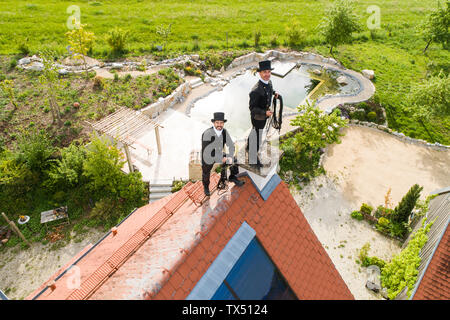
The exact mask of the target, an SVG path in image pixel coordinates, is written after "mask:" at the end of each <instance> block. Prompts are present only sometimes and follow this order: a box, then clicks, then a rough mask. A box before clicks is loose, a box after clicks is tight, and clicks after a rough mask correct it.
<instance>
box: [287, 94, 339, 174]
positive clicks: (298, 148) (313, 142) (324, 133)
mask: <svg viewBox="0 0 450 320" xmlns="http://www.w3.org/2000/svg"><path fill="white" fill-rule="evenodd" d="M297 109H298V111H299V112H300V114H299V115H298V116H296V117H295V119H293V120H292V121H291V125H293V126H298V127H300V132H298V133H296V134H295V135H293V136H290V137H288V138H287V139H286V140H285V141H284V142H283V143H282V144H281V150H282V151H283V157H282V158H281V160H280V169H281V171H280V173H281V174H282V175H283V176H285V177H286V176H287V175H288V172H292V174H293V175H294V177H293V178H296V179H309V178H310V177H311V175H315V174H316V173H317V169H318V167H319V166H318V164H319V159H320V149H321V148H324V147H326V146H327V145H328V144H331V143H340V139H339V137H341V136H343V134H342V133H341V132H340V129H341V128H343V127H345V126H346V123H347V120H345V119H342V118H341V117H340V116H339V115H338V114H337V113H335V112H332V113H331V114H329V115H327V114H325V113H324V112H322V111H321V110H319V108H317V107H315V106H313V105H311V104H310V103H309V102H307V104H306V105H301V106H299V107H298V108H297Z"/></svg>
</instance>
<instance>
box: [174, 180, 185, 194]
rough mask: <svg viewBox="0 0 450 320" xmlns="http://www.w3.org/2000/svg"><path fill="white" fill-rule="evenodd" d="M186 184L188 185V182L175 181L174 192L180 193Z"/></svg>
mask: <svg viewBox="0 0 450 320" xmlns="http://www.w3.org/2000/svg"><path fill="white" fill-rule="evenodd" d="M185 184H186V181H183V180H176V181H174V182H173V183H172V192H177V191H180V190H181V188H183V187H184V185H185Z"/></svg>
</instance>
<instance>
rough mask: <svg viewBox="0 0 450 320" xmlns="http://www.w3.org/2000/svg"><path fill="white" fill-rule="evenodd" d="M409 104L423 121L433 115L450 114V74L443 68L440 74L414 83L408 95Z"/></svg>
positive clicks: (415, 114)
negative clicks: (445, 72)
mask: <svg viewBox="0 0 450 320" xmlns="http://www.w3.org/2000/svg"><path fill="white" fill-rule="evenodd" d="M408 104H409V106H408V107H407V108H408V109H409V110H410V111H412V113H413V114H414V117H416V118H417V119H418V120H419V121H422V122H423V120H429V119H430V117H432V116H447V115H449V114H450V75H445V74H444V73H443V72H442V70H441V72H440V73H439V74H438V75H436V76H432V77H430V78H428V79H427V80H425V81H424V82H422V83H417V84H415V85H413V86H412V87H411V91H410V94H409V95H408ZM422 124H423V123H422Z"/></svg>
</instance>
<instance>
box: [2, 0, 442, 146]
mask: <svg viewBox="0 0 450 320" xmlns="http://www.w3.org/2000/svg"><path fill="white" fill-rule="evenodd" d="M330 3H331V1H325V0H317V1H312V0H308V1H306V0H303V1H261V0H259V1H254V0H248V1H237V0H231V1H227V2H224V1H201V2H200V1H193V0H190V1H181V0H176V1H175V0H173V1H171V0H165V1H140V0H137V1H116V0H110V1H76V2H73V1H56V0H55V1H42V0H36V1H22V0H14V1H0V8H2V9H1V11H0V54H4V55H11V54H17V53H18V52H19V47H20V46H22V47H27V48H28V49H29V50H30V52H31V53H37V52H38V51H39V50H40V49H42V48H44V47H51V48H53V49H55V50H57V51H58V52H59V53H60V54H66V53H67V51H66V46H67V44H68V43H67V41H66V38H65V32H67V31H68V28H67V26H66V23H67V21H68V19H69V16H70V15H71V14H73V12H71V13H67V9H68V7H69V6H71V5H77V6H79V8H80V14H81V23H83V24H87V29H88V30H90V31H92V32H94V33H95V35H96V42H95V44H94V46H93V48H92V51H91V55H92V56H93V57H96V58H107V57H109V56H110V52H111V50H110V48H109V47H108V45H107V42H106V40H105V37H106V34H107V32H108V30H110V29H112V28H113V27H115V26H117V27H121V28H123V29H125V30H128V31H130V37H129V39H128V44H127V48H126V49H127V54H126V55H128V56H139V55H143V54H149V53H153V54H155V55H160V56H161V55H163V56H175V55H178V54H182V53H188V52H193V51H200V52H205V51H224V50H229V51H234V50H242V49H248V50H250V49H253V48H252V46H253V44H254V33H255V32H257V31H260V32H261V40H260V44H261V47H260V48H258V49H259V50H266V49H268V48H271V47H286V46H287V36H286V27H287V26H289V25H291V24H292V22H293V21H294V20H297V21H298V22H299V24H300V26H301V27H302V28H304V29H305V31H306V39H305V41H304V43H303V44H302V45H301V46H300V47H297V48H294V49H301V50H305V51H306V50H307V51H315V52H319V53H321V54H324V55H329V53H328V52H329V48H328V46H327V45H326V44H325V43H323V39H322V37H321V36H320V35H319V32H318V30H317V26H318V24H319V22H320V20H321V18H322V14H323V12H324V9H325V8H326V7H327V6H328V5H329V4H330ZM374 4H376V5H378V6H379V8H380V14H381V28H380V29H379V30H377V31H376V33H375V34H374V37H372V36H371V33H370V31H369V30H368V28H367V26H366V21H367V19H368V17H369V16H370V14H371V13H367V12H366V10H367V7H368V6H370V5H374ZM436 4H437V2H436V0H398V1H391V0H384V1H376V2H374V1H369V0H364V1H358V2H357V3H356V14H357V15H358V16H359V17H360V22H361V24H362V25H363V29H364V30H363V31H362V32H361V33H358V34H355V40H354V41H353V42H352V43H350V44H346V45H341V46H339V47H338V48H336V52H335V57H336V58H337V59H338V60H340V61H341V62H342V63H344V65H345V66H346V67H348V68H351V69H355V70H357V71H360V70H362V69H373V70H375V74H376V81H375V84H376V88H377V92H376V95H375V99H376V100H377V101H379V102H380V103H381V104H382V105H383V106H384V107H385V108H386V111H387V115H388V121H389V126H390V127H391V128H393V129H395V130H398V131H401V132H403V133H405V134H407V135H409V136H411V137H416V138H422V139H425V140H427V141H430V142H440V143H444V144H450V134H449V133H450V129H449V128H450V120H449V119H448V117H444V118H438V119H433V120H432V121H430V122H429V123H426V124H425V127H424V126H423V125H422V124H418V123H417V122H416V121H415V120H413V119H412V117H411V115H410V114H407V113H405V112H404V111H403V106H402V104H403V103H404V101H405V97H406V94H407V93H408V92H409V89H410V85H411V84H412V83H416V82H419V81H422V80H423V79H425V77H426V76H427V75H428V74H432V73H436V72H438V71H439V70H440V69H443V70H444V71H445V72H446V73H447V74H448V71H449V61H450V54H449V52H448V51H447V50H443V49H442V48H441V47H440V46H439V45H437V44H432V45H431V46H430V48H429V49H428V51H427V54H426V55H423V54H422V50H423V48H424V47H425V44H426V43H425V41H424V40H423V39H421V37H420V36H419V35H418V34H417V32H416V30H417V28H418V26H419V24H420V23H421V22H422V21H423V19H424V18H425V17H426V15H427V14H428V13H430V12H431V11H432V10H434V9H435V8H436ZM169 24H172V27H171V34H170V36H169V38H168V43H167V50H166V51H165V52H163V53H160V52H157V51H156V50H155V46H156V45H162V44H163V39H162V38H161V37H160V36H158V34H157V33H156V30H157V27H159V26H164V27H167V26H168V25H169Z"/></svg>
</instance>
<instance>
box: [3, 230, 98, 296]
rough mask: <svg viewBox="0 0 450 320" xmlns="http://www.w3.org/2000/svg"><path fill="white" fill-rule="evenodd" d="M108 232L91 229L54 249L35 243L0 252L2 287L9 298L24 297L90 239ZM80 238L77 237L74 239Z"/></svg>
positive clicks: (49, 244)
mask: <svg viewBox="0 0 450 320" xmlns="http://www.w3.org/2000/svg"><path fill="white" fill-rule="evenodd" d="M104 234H105V232H103V231H98V230H91V231H89V232H88V233H86V234H83V235H79V236H76V237H74V238H73V239H72V240H71V241H70V242H69V243H68V244H67V245H66V246H64V247H62V248H59V249H56V250H51V249H50V248H51V246H52V244H51V243H48V244H46V245H43V244H41V243H33V244H32V246H31V247H30V248H28V249H20V247H19V246H16V247H14V248H6V249H4V250H2V251H1V252H0V289H1V290H2V291H3V292H4V293H5V294H6V296H7V297H8V298H9V299H24V298H26V297H27V296H28V295H29V294H30V293H32V292H33V291H34V290H36V289H37V288H39V287H40V286H41V285H42V284H43V283H44V282H45V281H47V280H48V279H49V278H50V277H51V276H52V275H53V274H54V273H55V272H56V271H58V269H59V268H61V267H62V266H64V265H65V264H66V263H68V262H69V261H70V259H72V258H73V257H74V256H75V255H76V254H77V253H78V252H80V251H81V250H82V249H83V248H84V247H86V246H87V245H88V244H89V243H92V244H95V243H96V242H97V241H98V240H99V239H100V238H101V237H102V236H103V235H104ZM77 238H78V239H81V241H76V240H74V239H77Z"/></svg>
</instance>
